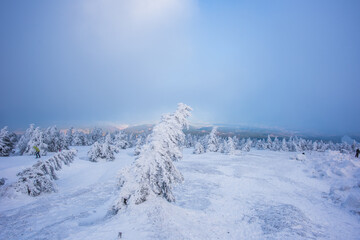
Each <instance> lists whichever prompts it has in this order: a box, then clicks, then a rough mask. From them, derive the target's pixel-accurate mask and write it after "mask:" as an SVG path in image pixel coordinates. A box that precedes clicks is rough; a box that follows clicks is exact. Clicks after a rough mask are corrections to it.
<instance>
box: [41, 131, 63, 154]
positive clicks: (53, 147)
mask: <svg viewBox="0 0 360 240" xmlns="http://www.w3.org/2000/svg"><path fill="white" fill-rule="evenodd" d="M44 136H45V143H46V144H47V146H48V151H49V152H58V151H59V150H61V149H67V148H68V144H67V142H66V139H65V136H63V134H62V133H60V131H59V130H58V129H57V128H56V126H52V127H48V128H47V129H46V130H45V132H44Z"/></svg>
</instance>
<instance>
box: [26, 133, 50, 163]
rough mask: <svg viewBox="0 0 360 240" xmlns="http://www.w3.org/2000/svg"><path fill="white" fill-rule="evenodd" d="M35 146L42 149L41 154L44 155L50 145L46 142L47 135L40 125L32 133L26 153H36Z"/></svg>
mask: <svg viewBox="0 0 360 240" xmlns="http://www.w3.org/2000/svg"><path fill="white" fill-rule="evenodd" d="M34 146H36V147H38V148H39V149H40V154H41V155H42V156H45V155H46V154H47V149H48V146H47V144H46V143H45V136H44V133H43V131H41V129H40V128H39V127H37V128H35V130H34V132H33V133H32V136H31V138H30V140H29V142H28V144H27V146H26V150H25V152H24V153H25V154H28V155H35V152H36V151H35V149H34Z"/></svg>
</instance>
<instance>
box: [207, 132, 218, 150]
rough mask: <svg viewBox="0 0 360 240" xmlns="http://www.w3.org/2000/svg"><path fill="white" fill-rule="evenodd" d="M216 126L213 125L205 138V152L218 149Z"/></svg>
mask: <svg viewBox="0 0 360 240" xmlns="http://www.w3.org/2000/svg"><path fill="white" fill-rule="evenodd" d="M216 133H217V127H213V129H212V130H211V132H210V134H209V136H208V140H207V148H206V151H207V152H217V151H218V150H219V139H218V137H217V136H216Z"/></svg>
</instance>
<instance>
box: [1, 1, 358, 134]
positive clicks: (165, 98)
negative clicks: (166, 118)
mask: <svg viewBox="0 0 360 240" xmlns="http://www.w3.org/2000/svg"><path fill="white" fill-rule="evenodd" d="M359 25H360V1H356V0H354V1H351V0H347V1H340V0H339V1H331V0H330V1H328V0H311V1H310V0H302V1H300V0H299V1H295V0H293V1H288V0H283V1H280V0H279V1H276V0H275V1H240V0H239V1H230V0H225V1H219V0H218V1H214V0H207V1H205V0H204V1H200V0H198V1H193V0H129V1H116V0H105V1H95V0H89V1H85V0H83V1H70V0H65V1H36V0H35V1H7V0H5V1H1V2H0V52H1V54H0V79H1V86H2V87H1V95H0V100H1V103H2V104H1V105H0V112H1V118H0V125H1V126H4V125H8V126H9V127H10V128H12V129H23V128H26V127H27V125H28V124H29V123H35V124H37V125H40V126H43V127H46V126H48V125H52V124H57V125H58V126H65V127H67V126H70V125H76V126H81V125H90V124H99V123H116V124H122V123H125V124H137V123H146V122H154V121H157V120H159V119H160V115H161V114H162V113H165V112H172V111H174V109H175V108H176V104H177V103H178V102H184V103H186V104H188V105H190V106H192V107H193V108H194V112H193V117H192V119H191V120H192V121H193V122H196V123H201V122H204V123H231V124H243V125H250V126H269V127H282V128H287V129H292V130H300V131H307V132H309V131H313V132H321V133H326V134H360V124H359V123H360V107H359V103H360V44H359V43H360V31H359V29H360V26H359Z"/></svg>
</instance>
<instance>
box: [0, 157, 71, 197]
mask: <svg viewBox="0 0 360 240" xmlns="http://www.w3.org/2000/svg"><path fill="white" fill-rule="evenodd" d="M75 155H76V150H64V151H62V152H60V153H58V154H56V155H54V156H53V157H51V158H49V159H47V160H44V161H41V160H39V161H38V162H37V163H35V164H34V165H33V166H32V167H30V168H26V169H25V170H23V171H21V172H19V173H18V174H17V176H18V177H19V179H18V181H17V182H16V183H13V184H12V185H10V186H9V187H8V189H7V191H11V190H12V189H14V190H15V191H16V192H21V193H23V194H28V195H29V196H32V197H35V196H38V195H40V194H42V193H49V192H55V191H56V184H55V183H54V182H53V180H57V179H58V177H57V175H56V173H55V171H59V170H60V169H61V168H62V166H63V164H65V165H70V163H71V162H72V161H73V160H74V157H75ZM5 194H6V193H5Z"/></svg>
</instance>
